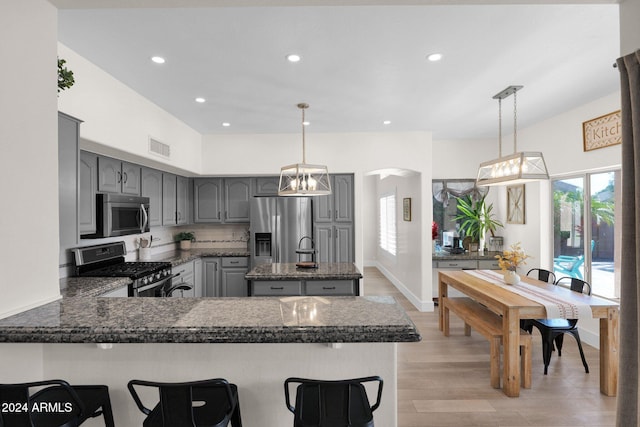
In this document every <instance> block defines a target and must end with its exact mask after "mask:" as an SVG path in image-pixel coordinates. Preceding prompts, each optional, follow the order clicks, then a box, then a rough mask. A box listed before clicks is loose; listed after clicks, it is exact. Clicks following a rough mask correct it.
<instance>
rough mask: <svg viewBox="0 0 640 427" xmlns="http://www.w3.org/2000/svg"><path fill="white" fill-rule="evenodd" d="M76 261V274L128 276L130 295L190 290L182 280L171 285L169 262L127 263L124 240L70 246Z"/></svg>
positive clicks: (164, 295)
mask: <svg viewBox="0 0 640 427" xmlns="http://www.w3.org/2000/svg"><path fill="white" fill-rule="evenodd" d="M71 252H73V254H74V257H75V262H76V276H83V277H128V278H130V279H131V280H132V281H133V283H132V284H131V285H130V286H129V296H130V297H169V296H171V294H172V293H173V292H174V291H175V290H177V289H184V290H189V289H191V286H188V285H185V284H184V283H181V284H179V285H176V286H172V284H171V281H172V279H173V278H174V277H175V276H173V275H172V273H171V263H170V262H127V261H125V260H124V256H125V255H126V254H127V249H126V246H125V244H124V242H114V243H106V244H103V245H94V246H85V247H82V248H75V249H72V250H71Z"/></svg>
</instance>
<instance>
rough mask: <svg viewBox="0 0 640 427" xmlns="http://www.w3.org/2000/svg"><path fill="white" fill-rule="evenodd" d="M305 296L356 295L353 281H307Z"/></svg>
mask: <svg viewBox="0 0 640 427" xmlns="http://www.w3.org/2000/svg"><path fill="white" fill-rule="evenodd" d="M305 295H318V296H322V295H337V296H340V295H343V296H351V295H356V290H355V283H354V281H353V280H307V281H306V283H305Z"/></svg>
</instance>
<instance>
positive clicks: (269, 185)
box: [253, 176, 280, 196]
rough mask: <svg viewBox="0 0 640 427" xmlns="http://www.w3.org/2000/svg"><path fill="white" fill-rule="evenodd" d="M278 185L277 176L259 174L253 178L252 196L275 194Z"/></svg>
mask: <svg viewBox="0 0 640 427" xmlns="http://www.w3.org/2000/svg"><path fill="white" fill-rule="evenodd" d="M279 185H280V177H279V176H260V177H258V178H254V185H253V188H254V193H253V195H254V196H277V195H278V186H279Z"/></svg>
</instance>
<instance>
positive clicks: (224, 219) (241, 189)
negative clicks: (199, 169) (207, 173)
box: [193, 178, 252, 223]
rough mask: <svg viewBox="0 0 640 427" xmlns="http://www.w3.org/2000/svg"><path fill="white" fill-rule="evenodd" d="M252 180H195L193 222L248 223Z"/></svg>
mask: <svg viewBox="0 0 640 427" xmlns="http://www.w3.org/2000/svg"><path fill="white" fill-rule="evenodd" d="M251 188H252V186H251V178H224V179H223V178H197V179H194V181H193V207H194V212H193V221H194V222H197V223H236V222H240V223H246V222H249V198H250V197H251Z"/></svg>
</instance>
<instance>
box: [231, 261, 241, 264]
mask: <svg viewBox="0 0 640 427" xmlns="http://www.w3.org/2000/svg"><path fill="white" fill-rule="evenodd" d="M229 264H240V261H229Z"/></svg>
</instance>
